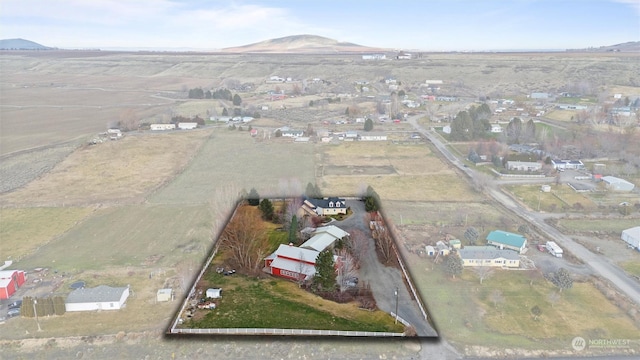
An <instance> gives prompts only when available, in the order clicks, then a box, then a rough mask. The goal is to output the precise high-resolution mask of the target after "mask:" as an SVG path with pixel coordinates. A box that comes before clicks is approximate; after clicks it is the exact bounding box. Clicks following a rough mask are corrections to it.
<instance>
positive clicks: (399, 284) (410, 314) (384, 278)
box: [334, 200, 438, 337]
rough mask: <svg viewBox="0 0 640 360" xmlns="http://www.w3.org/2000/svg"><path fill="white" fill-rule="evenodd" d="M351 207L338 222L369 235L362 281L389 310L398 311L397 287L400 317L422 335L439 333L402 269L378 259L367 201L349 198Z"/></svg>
mask: <svg viewBox="0 0 640 360" xmlns="http://www.w3.org/2000/svg"><path fill="white" fill-rule="evenodd" d="M348 206H349V207H350V208H351V210H352V211H353V215H351V216H350V217H348V218H347V219H345V220H343V221H336V222H334V224H335V225H336V226H338V227H340V228H343V229H347V230H350V229H358V230H360V231H362V232H363V234H365V235H366V236H367V239H368V241H369V246H368V248H367V252H366V254H365V255H364V258H363V261H362V262H361V267H360V269H359V271H358V272H359V275H360V280H361V281H366V282H367V283H369V284H370V285H371V291H372V292H373V297H374V298H375V299H376V303H377V306H378V308H380V309H381V310H383V311H385V312H387V313H391V312H395V311H396V297H395V295H394V293H395V290H396V289H397V291H398V297H397V300H398V316H400V317H401V318H403V319H405V320H406V321H408V322H409V323H410V324H411V325H412V326H413V327H415V329H416V332H417V334H418V336H431V337H435V336H438V334H437V332H436V331H435V330H434V329H433V328H432V327H431V326H430V324H429V323H428V322H427V321H425V320H424V317H423V316H422V313H421V312H420V309H419V308H418V305H417V303H416V302H415V301H413V300H411V296H410V295H409V290H408V289H407V286H405V283H404V281H403V279H402V272H401V271H400V270H399V269H397V268H395V267H390V266H383V265H382V264H380V262H379V261H378V255H377V254H376V248H375V243H374V240H373V239H372V238H371V230H369V228H368V226H367V224H365V220H364V214H365V209H364V202H363V201H359V200H348Z"/></svg>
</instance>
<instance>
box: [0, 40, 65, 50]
mask: <svg viewBox="0 0 640 360" xmlns="http://www.w3.org/2000/svg"><path fill="white" fill-rule="evenodd" d="M52 49H54V48H51V47H48V46H44V45H40V44H38V43H36V42H33V41H29V40H25V39H3V40H0V50H52Z"/></svg>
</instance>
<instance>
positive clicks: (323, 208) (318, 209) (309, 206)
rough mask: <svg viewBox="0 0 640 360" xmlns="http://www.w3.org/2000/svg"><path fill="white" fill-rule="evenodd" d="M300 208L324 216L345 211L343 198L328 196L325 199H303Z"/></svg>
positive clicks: (345, 206)
mask: <svg viewBox="0 0 640 360" xmlns="http://www.w3.org/2000/svg"><path fill="white" fill-rule="evenodd" d="M302 210H303V212H304V213H306V214H310V215H318V216H326V215H338V214H346V213H347V204H346V201H345V199H341V198H337V197H330V198H327V199H305V200H304V202H303V203H302Z"/></svg>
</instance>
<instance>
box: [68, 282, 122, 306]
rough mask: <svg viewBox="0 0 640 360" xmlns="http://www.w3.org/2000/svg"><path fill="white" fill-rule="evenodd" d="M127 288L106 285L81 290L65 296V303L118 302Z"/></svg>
mask: <svg viewBox="0 0 640 360" xmlns="http://www.w3.org/2000/svg"><path fill="white" fill-rule="evenodd" d="M128 289H129V288H128V287H117V288H116V287H111V286H106V285H100V286H96V287H94V288H82V289H76V290H74V291H72V292H71V293H70V294H69V296H67V301H66V302H67V303H88V302H112V301H120V299H121V298H122V294H123V293H124V292H125V291H127V290H128Z"/></svg>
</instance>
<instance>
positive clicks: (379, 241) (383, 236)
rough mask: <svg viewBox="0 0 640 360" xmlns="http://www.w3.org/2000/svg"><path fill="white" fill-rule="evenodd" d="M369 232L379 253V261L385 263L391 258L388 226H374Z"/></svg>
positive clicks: (391, 246)
mask: <svg viewBox="0 0 640 360" xmlns="http://www.w3.org/2000/svg"><path fill="white" fill-rule="evenodd" d="M371 234H372V236H373V239H374V240H375V243H376V249H377V250H378V254H380V257H381V259H380V261H381V262H382V263H383V264H387V263H389V262H390V261H391V259H392V258H393V238H392V236H391V233H390V231H389V228H388V227H387V226H385V225H384V224H381V225H380V226H377V227H375V228H374V229H373V230H372V231H371Z"/></svg>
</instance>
